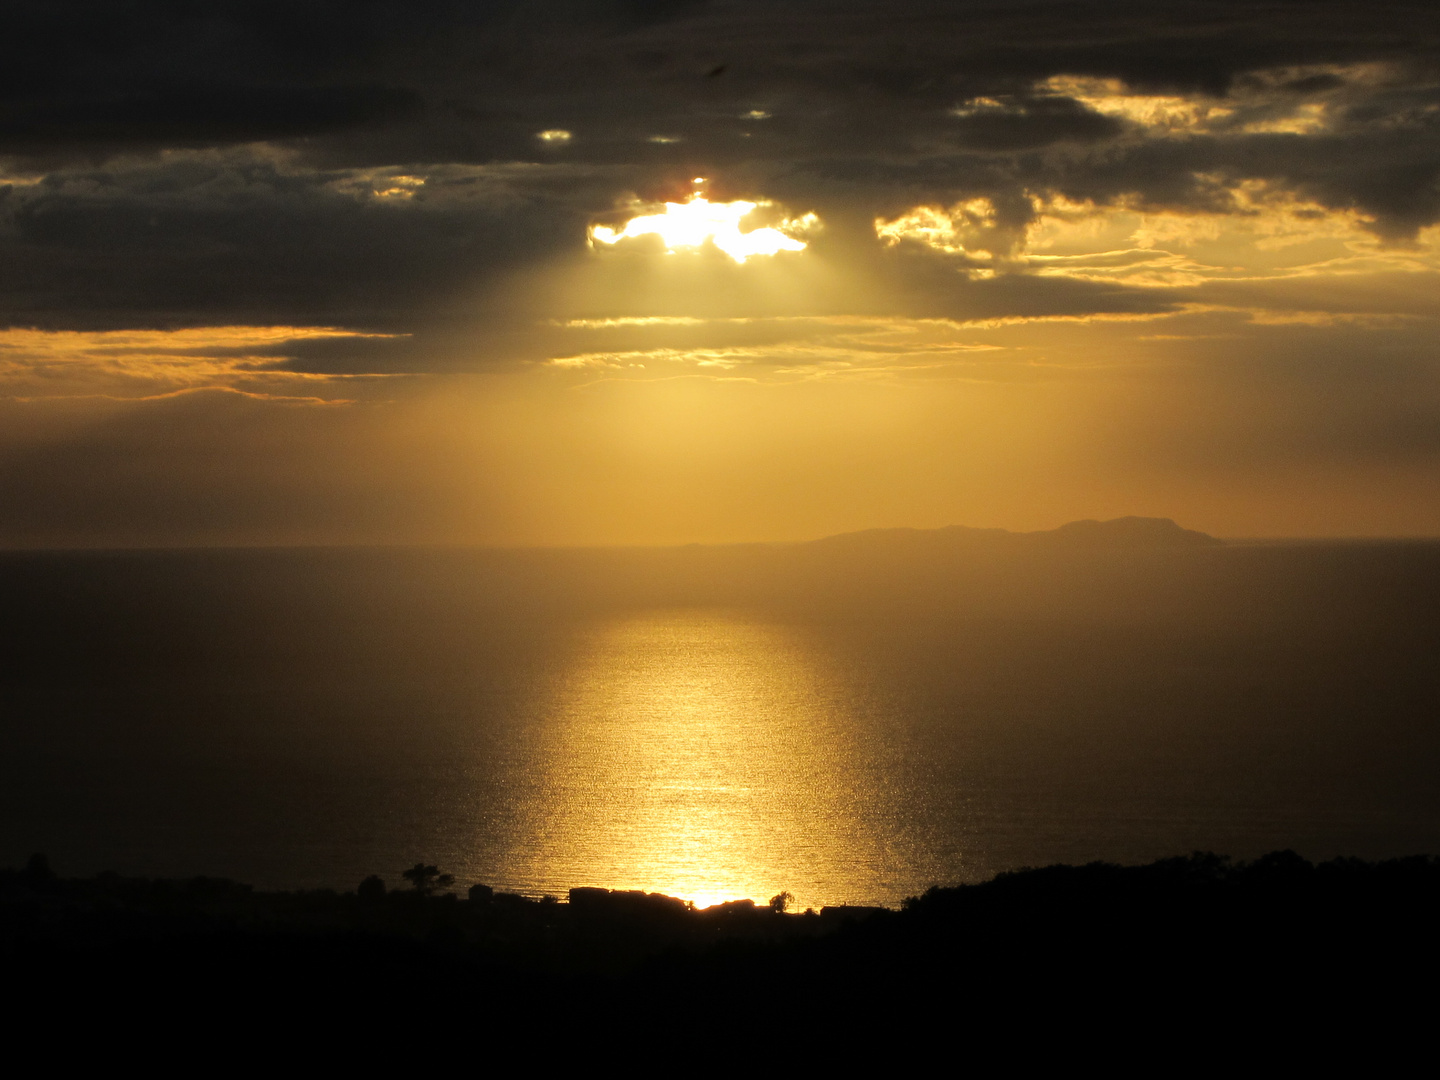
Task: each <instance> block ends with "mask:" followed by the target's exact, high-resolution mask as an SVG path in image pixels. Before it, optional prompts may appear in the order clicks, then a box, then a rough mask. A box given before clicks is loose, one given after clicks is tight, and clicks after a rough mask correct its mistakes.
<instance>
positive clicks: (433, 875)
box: [400, 862, 455, 896]
mask: <svg viewBox="0 0 1440 1080" xmlns="http://www.w3.org/2000/svg"><path fill="white" fill-rule="evenodd" d="M400 876H401V877H403V878H404V879H405V880H406V881H408V882H410V884H412V885H414V886H415V891H416V892H417V893H419V894H420V895H421V896H429V895H430V894H431V893H433V892H434V891H435V890H436V889H445V888H448V887H449V886H451V885H453V884H455V875H454V874H442V873H441V872H440V868H439V867H438V866H426V865H425V864H424V863H423V862H417V863H416V864H415V865H414V866H412V867H411V868H410V869H409V870H406V871H405V872H404V873H403V874H401V875H400Z"/></svg>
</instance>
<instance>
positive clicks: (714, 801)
mask: <svg viewBox="0 0 1440 1080" xmlns="http://www.w3.org/2000/svg"><path fill="white" fill-rule="evenodd" d="M842 685H843V682H842V681H841V680H837V679H835V678H833V677H827V673H826V672H824V671H823V670H820V669H819V668H818V667H817V663H816V659H815V655H814V653H813V650H807V648H806V647H805V644H804V642H803V641H800V640H798V639H797V637H796V635H795V633H794V632H793V631H790V630H788V629H787V628H784V627H780V626H774V625H768V624H760V623H756V622H752V621H747V620H744V619H742V618H735V617H729V616H725V615H717V614H714V613H710V612H706V613H694V612H666V613H656V614H650V615H644V616H636V617H632V618H628V619H624V620H620V621H616V622H611V623H608V624H605V625H602V626H599V627H596V628H594V629H593V631H592V632H591V634H590V635H589V636H588V638H587V640H586V641H585V644H584V648H583V649H582V651H581V655H580V656H579V658H578V660H577V662H576V663H575V665H574V666H573V667H572V669H571V670H570V672H569V673H568V675H567V676H566V677H564V678H563V679H562V680H561V685H560V687H559V689H558V693H557V696H556V700H555V706H554V708H555V713H556V715H554V717H553V718H552V720H551V721H550V722H547V723H546V724H545V725H544V729H545V731H546V732H547V733H548V734H547V735H545V736H544V738H545V741H546V742H547V743H549V744H550V745H548V746H546V747H545V748H544V750H543V751H542V753H543V757H544V759H545V760H546V761H547V763H548V775H547V779H546V781H545V782H544V783H543V784H542V788H541V792H542V794H541V799H540V800H539V803H540V805H538V806H537V808H536V809H537V813H536V817H535V821H534V827H533V829H532V830H529V832H530V835H529V836H528V838H527V839H526V842H525V843H524V849H525V850H523V851H516V852H513V853H512V856H511V865H512V867H513V868H514V870H515V871H516V872H517V874H518V876H519V877H520V878H521V879H522V880H525V881H527V882H528V883H529V887H530V888H531V889H534V890H535V891H556V892H559V891H561V890H563V889H565V888H569V887H573V886H576V885H601V886H604V887H607V888H615V889H644V890H646V891H650V892H662V893H666V894H669V895H671V896H680V897H684V898H686V899H690V900H693V901H694V902H695V903H696V905H697V906H707V905H710V904H714V903H718V902H721V901H725V900H731V899H738V898H745V897H748V898H751V899H754V900H756V901H757V902H760V903H763V902H764V901H765V900H766V899H767V898H768V897H770V896H772V895H774V894H776V893H778V892H780V891H781V890H782V889H784V890H789V891H790V892H792V893H793V894H794V895H795V897H796V900H797V901H798V903H799V906H801V907H805V906H807V905H817V906H818V905H819V904H823V903H835V902H839V901H843V900H844V899H846V898H847V897H846V892H845V890H846V889H847V888H853V887H854V882H855V881H856V880H857V877H863V876H865V875H857V874H856V873H855V869H856V867H857V865H864V864H870V865H872V866H874V865H875V863H876V860H878V859H881V858H882V852H881V850H880V848H881V847H882V846H883V845H880V844H878V843H877V840H876V838H875V837H874V836H873V835H872V829H871V828H870V827H869V826H867V824H866V822H867V820H869V819H870V818H871V817H872V815H870V814H869V813H867V812H866V810H867V806H866V804H867V802H872V801H873V800H874V799H875V798H876V790H877V789H876V785H875V784H874V782H873V780H871V781H866V780H864V779H862V775H861V774H862V773H863V772H864V767H863V765H862V763H861V759H862V758H863V756H864V755H863V754H858V755H857V744H856V731H855V727H854V716H853V712H854V710H853V708H852V707H851V705H850V704H849V703H848V702H847V700H846V698H845V694H844V692H843V691H842V690H841V689H840V687H841V686H842ZM875 869H879V867H878V866H875Z"/></svg>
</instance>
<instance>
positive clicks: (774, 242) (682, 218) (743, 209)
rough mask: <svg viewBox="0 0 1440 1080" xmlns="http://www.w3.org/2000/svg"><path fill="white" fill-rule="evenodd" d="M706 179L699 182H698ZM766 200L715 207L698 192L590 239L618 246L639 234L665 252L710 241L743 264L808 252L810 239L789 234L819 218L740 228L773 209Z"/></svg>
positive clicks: (592, 232)
mask: <svg viewBox="0 0 1440 1080" xmlns="http://www.w3.org/2000/svg"><path fill="white" fill-rule="evenodd" d="M701 182H703V181H701V180H698V179H697V181H696V183H697V184H698V183H701ZM768 205H769V204H768V203H764V202H747V201H745V200H743V199H737V200H735V201H734V202H717V203H712V202H711V201H710V200H709V199H707V198H705V196H703V195H702V194H700V193H699V192H698V191H697V192H696V193H695V194H693V195H691V196H690V198H689V199H687V200H686V201H685V202H683V203H673V202H667V203H666V204H665V210H664V212H663V213H659V214H643V215H641V216H640V217H635V218H631V219H630V220H629V221H627V222H626V223H625V227H624V228H622V229H620V230H618V231H617V230H615V229H612V228H609V227H608V226H605V225H596V226H595V227H594V228H592V229H591V230H590V236H591V238H592V239H594V240H598V241H599V242H600V243H602V244H618V243H619V242H620V241H621V240H628V239H632V238H634V237H637V236H652V235H653V236H658V237H660V239H661V240H662V241H663V242H664V244H665V250H666V251H670V252H674V251H678V250H680V249H682V248H698V247H703V246H704V244H705V242H706V241H707V240H708V241H710V242H712V243H713V244H714V245H715V246H716V247H717V248H719V249H720V250H721V251H723V252H724V253H725V254H726V255H729V256H730V258H732V259H734V260H735V261H736V262H738V263H743V262H744V261H745V260H746V259H748V258H750V257H751V256H752V255H774V254H776V253H777V252H780V251H803V250H804V249H805V241H803V240H797V239H796V238H795V237H793V236H791V235H789V232H787V231H782V230H789V231H791V232H797V231H804V230H806V229H810V228H813V227H814V226H815V225H816V224H818V222H819V219H818V218H817V217H816V216H815V215H814V214H805V215H804V216H802V217H799V218H796V219H793V220H791V219H786V220H785V221H783V222H781V228H778V229H777V228H772V227H770V226H764V227H762V228H758V229H751V230H749V231H748V232H742V231H741V230H740V222H741V221H742V220H743V219H744V218H745V217H746V215H748V214H749V213H750V212H751V211H752V210H755V209H757V208H758V207H761V206H768Z"/></svg>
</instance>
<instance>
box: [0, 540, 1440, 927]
mask: <svg viewBox="0 0 1440 1080" xmlns="http://www.w3.org/2000/svg"><path fill="white" fill-rule="evenodd" d="M1114 541H1115V538H1114V537H1111V538H1110V540H1108V541H1106V542H1103V543H1094V542H1090V541H1086V540H1084V538H1081V540H1076V539H1075V538H1073V537H1072V538H1070V539H1069V540H1065V541H1063V542H1062V541H1056V542H1053V543H1046V544H1037V543H1029V544H1026V543H1022V542H1019V541H1017V540H1015V539H1014V538H1013V537H1010V538H1007V537H1006V536H1005V535H1001V536H995V535H990V534H982V533H972V532H968V531H965V530H951V531H948V532H945V533H928V534H927V533H893V534H869V535H861V536H858V537H850V538H837V539H836V540H832V541H825V542H821V543H817V544H809V545H788V546H786V545H774V546H765V545H755V546H748V547H746V546H741V547H731V548H691V549H674V550H660V551H648V552H647V551H573V552H534V551H532V552H513V551H512V552H503V551H439V550H266V551H211V552H183V553H182V552H110V553H103V552H102V553H12V554H9V555H5V556H3V557H0V602H3V608H0V611H3V626H0V633H3V636H4V641H3V652H0V680H3V683H0V686H3V699H0V701H3V713H0V862H8V863H11V864H15V863H18V862H21V861H23V859H24V858H25V857H26V856H27V855H28V854H29V853H30V852H31V851H33V850H44V851H45V852H47V853H48V854H49V856H50V858H51V861H52V862H53V863H55V864H56V865H57V866H58V867H60V868H61V869H62V870H63V871H65V872H67V873H93V872H96V871H98V870H101V869H107V868H109V869H117V870H121V871H122V872H126V873H135V874H147V875H191V874H210V875H217V876H226V877H233V878H239V879H242V880H246V881H251V882H254V883H255V884H257V885H260V886H262V887H270V888H285V887H299V886H322V885H323V886H334V887H341V888H352V887H353V886H354V885H355V883H357V882H358V881H359V880H360V879H361V878H362V877H364V876H366V875H368V874H371V873H380V874H381V875H382V876H385V877H387V878H389V879H391V880H392V881H398V874H399V871H400V870H401V869H402V868H404V867H406V866H410V865H413V864H414V863H415V862H416V861H417V860H424V861H426V862H429V863H437V864H439V865H440V866H441V867H442V869H444V870H447V871H449V872H451V873H453V874H455V875H456V878H457V880H458V882H459V883H460V884H461V885H466V884H469V883H470V882H475V881H482V882H486V883H488V884H491V885H493V886H494V887H496V888H498V889H505V890H513V891H519V892H523V893H528V894H532V895H539V894H545V893H552V894H557V895H564V893H565V892H566V891H567V890H568V889H570V888H572V887H575V886H581V885H599V886H604V887H608V888H638V889H645V890H649V891H659V892H665V893H668V894H671V895H675V896H681V897H685V898H688V899H694V900H695V901H697V903H702V904H704V903H711V902H715V901H719V900H724V899H731V898H736V897H752V898H755V899H757V900H761V901H763V900H765V899H766V898H768V897H769V896H771V895H773V894H775V893H778V892H779V891H781V890H788V891H790V892H791V893H792V894H794V896H795V898H796V901H797V902H798V904H799V905H800V906H801V907H804V906H817V907H818V906H821V905H825V904H836V903H845V902H850V903H861V904H888V905H895V904H898V902H899V901H900V900H901V899H902V898H904V897H905V896H908V895H914V894H916V893H919V892H922V891H923V890H924V889H925V888H927V887H928V886H930V885H934V884H948V883H954V882H960V881H974V880H979V879H983V878H986V877H988V876H989V875H991V874H993V873H994V872H996V871H999V870H1004V869H1009V868H1015V867H1020V866H1025V865H1041V864H1046V863H1050V862H1056V861H1067V862H1085V861H1089V860H1093V859H1107V860H1117V861H1141V860H1148V859H1153V858H1157V857H1161V856H1165V855H1171V854H1177V853H1185V852H1189V851H1191V850H1195V849H1211V850H1216V851H1221V852H1225V853H1228V854H1231V855H1234V856H1236V857H1251V856H1255V855H1258V854H1260V853H1262V852H1265V851H1269V850H1274V849H1278V848H1286V847H1291V848H1295V849H1298V850H1299V851H1301V852H1302V853H1303V854H1304V855H1306V856H1308V857H1310V858H1315V859H1323V858H1329V857H1332V856H1334V855H1337V854H1353V855H1360V856H1366V857H1372V858H1376V857H1384V856H1389V855H1395V854H1401V853H1408V852H1415V851H1426V850H1430V851H1440V796H1437V793H1436V785H1435V784H1434V782H1433V777H1434V776H1435V775H1436V772H1437V766H1440V739H1437V731H1436V722H1435V718H1436V716H1437V715H1440V712H1437V709H1436V705H1437V704H1440V685H1437V677H1436V675H1435V674H1434V672H1433V663H1432V659H1433V656H1434V654H1435V646H1436V644H1437V640H1436V639H1437V636H1440V634H1437V631H1440V615H1437V613H1440V602H1437V601H1440V597H1437V595H1436V594H1437V591H1440V589H1437V582H1440V574H1437V571H1440V545H1437V544H1433V543H1412V544H1358V545H1357V544H1350V545H1346V544H1295V545H1285V544H1270V545H1236V544H1229V545H1215V544H1199V543H1196V544H1183V543H1181V544H1153V543H1149V542H1135V543H1129V542H1127V543H1117V542H1114Z"/></svg>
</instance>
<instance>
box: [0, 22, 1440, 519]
mask: <svg viewBox="0 0 1440 1080" xmlns="http://www.w3.org/2000/svg"><path fill="white" fill-rule="evenodd" d="M12 8H13V15H12V16H11V18H10V22H11V25H12V27H13V29H14V31H15V32H12V33H8V34H7V35H6V37H5V39H4V40H3V42H0V73H3V74H0V423H3V427H0V499H3V500H4V502H5V505H7V507H8V508H9V510H8V513H7V515H6V517H5V519H4V520H3V521H0V543H11V544H14V543H22V544H50V543H63V544H70V543H85V544H88V543H99V544H109V543H126V544H128V543H157V544H158V543H195V542H203V543H250V542H276V543H284V542H382V541H383V542H398V541H447V542H489V543H521V542H541V543H590V542H671V541H688V540H724V539H755V538H798V537H803V536H808V535H816V534H820V533H824V532H834V531H839V530H842V529H846V528H861V527H869V526H876V525H939V524H948V523H964V524H976V525H1001V526H1007V527H1014V528H1038V527H1046V526H1050V525H1054V524H1058V523H1059V522H1060V521H1063V520H1066V519H1068V518H1073V517H1102V516H1115V515H1120V514H1127V513H1141V514H1156V515H1161V516H1171V517H1176V518H1179V519H1181V520H1182V521H1184V522H1185V523H1186V524H1191V525H1194V526H1195V527H1198V528H1204V529H1208V530H1210V531H1214V532H1220V533H1228V534H1232V535H1234V534H1252V535H1264V534H1285V533H1291V534H1293V533H1318V534H1382V533H1404V534H1417V533H1427V534H1434V533H1436V532H1440V498H1437V497H1436V496H1437V495H1440V491H1437V487H1440V484H1437V482H1436V480H1437V476H1440V472H1437V468H1440V377H1437V375H1440V372H1437V360H1440V358H1437V355H1436V349H1435V345H1434V342H1435V341H1436V340H1437V330H1440V327H1437V315H1440V310H1437V300H1436V298H1437V297H1440V16H1437V14H1436V13H1435V10H1434V8H1433V6H1432V5H1426V4H1419V3H1377V4H1371V5H1366V6H1364V7H1363V8H1361V7H1359V6H1357V5H1354V4H1353V3H1349V2H1339V0H1319V2H1316V3H1310V4H1303V5H1301V4H1293V3H1284V2H1273V3H1247V4H1240V3H1230V2H1226V3H1218V2H1214V0H1208V2H1194V3H1178V4H1177V3H1155V2H1145V3H1135V2H1128V3H1127V2H1116V3H1099V2H1078V0H1077V2H1033V3H1032V2H1025V0H1006V2H1003V3H1002V2H958V0H957V2H948V3H921V4H915V5H907V6H906V7H905V8H904V9H903V10H902V11H901V12H899V13H898V14H897V13H894V12H893V11H891V10H889V9H886V8H883V7H881V6H880V5H875V4H869V3H834V2H831V3H795V4H787V5H774V4H768V5H762V4H758V3H739V2H721V0H712V2H665V0H648V2H647V0H631V2H623V3H622V2H615V3H609V4H593V3H584V4H582V3H578V2H576V3H519V2H514V3H489V4H483V5H481V4H465V3H454V2H447V3H441V2H434V3H418V4H411V5H404V6H395V5H381V4H378V3H377V4H371V3H333V2H332V3H326V2H319V0H316V2H310V3H302V4H287V5H278V4H276V5H271V4H257V3H238V2H237V3H233V4H224V3H222V4H213V3H212V4H198V3H197V4H193V5H187V4H178V5H177V4H164V5H162V4H156V3H142V2H133V3H45V4H40V3H20V4H16V5H12ZM699 177H703V178H705V179H704V184H705V189H704V192H705V195H706V197H708V198H710V199H711V200H714V201H715V203H716V204H719V203H720V202H722V201H723V202H730V201H734V200H744V201H746V202H749V203H754V204H755V210H754V212H753V215H752V216H751V217H749V218H747V219H746V220H745V222H744V223H742V224H741V226H740V228H741V229H742V230H744V231H746V232H748V231H750V230H752V229H753V230H765V229H776V228H779V229H783V230H789V231H788V232H785V233H783V235H784V236H786V237H791V236H799V235H801V234H800V232H798V231H796V230H797V229H800V228H801V225H799V224H797V223H802V222H803V230H804V232H803V237H804V239H803V245H801V242H800V241H799V240H793V239H792V240H790V241H788V242H787V243H783V244H781V243H776V244H774V245H772V246H771V247H770V250H773V251H774V252H775V253H774V254H773V255H757V256H752V257H750V258H747V259H746V260H745V261H744V262H743V264H741V263H738V262H736V261H735V260H734V259H733V258H730V257H727V256H726V255H725V254H724V253H723V252H721V251H719V250H717V249H715V247H714V246H713V243H710V244H706V245H702V246H701V247H699V248H695V249H691V248H686V249H684V250H677V251H673V252H667V251H666V250H665V249H664V245H663V244H662V243H660V241H659V238H658V237H657V236H654V235H648V234H646V230H645V228H637V229H636V230H632V232H635V233H639V234H643V235H637V238H636V239H634V240H626V241H624V242H622V243H619V244H614V245H613V246H612V245H611V244H609V243H608V242H606V243H596V241H595V239H594V237H596V236H601V237H602V238H606V237H612V236H617V235H620V234H621V233H622V232H623V230H624V226H625V223H626V222H627V221H629V220H633V219H637V218H645V217H646V215H653V214H655V213H656V212H658V211H659V210H660V209H661V208H662V206H663V204H664V203H665V202H667V201H669V202H681V201H683V200H684V199H685V198H686V197H688V196H689V195H690V194H692V193H693V192H694V191H696V190H697V188H696V186H695V181H696V178H699ZM726 227H727V228H729V229H730V230H731V231H732V232H734V226H733V224H727V226H726ZM606 230H610V231H606ZM654 231H655V230H654V229H650V230H649V232H650V233H653V232H654ZM727 235H729V234H727ZM736 235H739V234H738V233H737V234H736ZM756 235H757V236H758V235H760V233H758V232H757V233H756ZM766 235H768V234H766ZM774 235H775V236H781V235H782V233H781V232H775V233H774Z"/></svg>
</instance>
